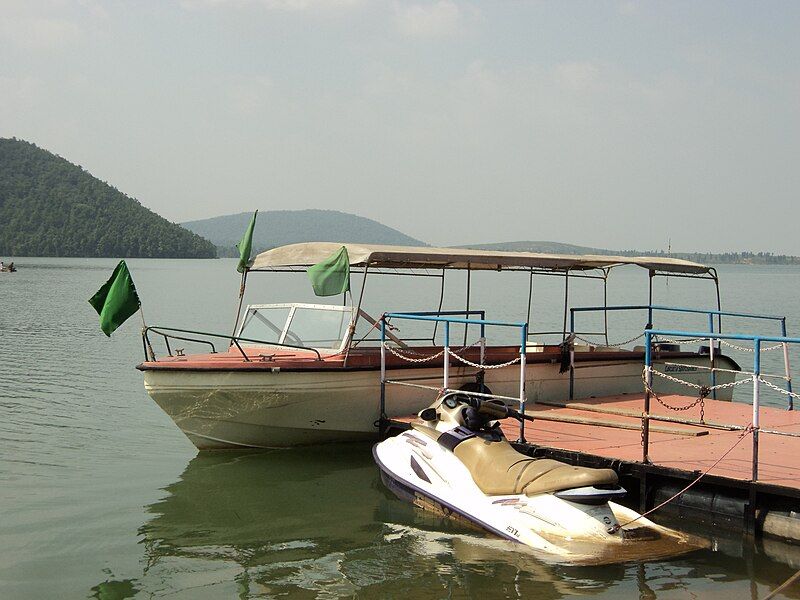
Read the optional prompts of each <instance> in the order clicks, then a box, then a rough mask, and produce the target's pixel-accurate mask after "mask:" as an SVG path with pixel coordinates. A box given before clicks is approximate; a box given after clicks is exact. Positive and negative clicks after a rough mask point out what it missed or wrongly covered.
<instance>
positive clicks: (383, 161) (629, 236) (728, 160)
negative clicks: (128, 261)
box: [0, 0, 800, 254]
mask: <svg viewBox="0 0 800 600" xmlns="http://www.w3.org/2000/svg"><path fill="white" fill-rule="evenodd" d="M11 136H16V137H18V138H23V139H26V140H30V141H33V142H35V143H36V144H38V145H40V146H42V147H44V148H47V149H48V150H51V151H53V152H55V153H57V154H60V155H61V156H64V157H65V158H67V159H68V160H70V161H72V162H75V163H78V164H80V165H82V166H83V167H84V168H86V169H87V170H88V171H90V172H91V173H93V174H94V175H96V176H98V177H100V178H101V179H104V180H106V181H108V182H109V183H111V184H112V185H114V186H116V187H118V188H119V189H121V190H122V191H124V192H125V193H127V194H129V195H131V196H134V197H136V198H138V199H139V200H140V201H141V202H142V204H144V205H145V206H148V207H150V208H152V209H153V210H155V211H156V212H158V213H160V214H162V215H164V216H165V217H167V218H168V219H170V220H174V221H183V220H190V219H198V218H204V217H210V216H216V215H220V214H226V213H231V212H241V211H245V210H252V209H253V208H261V209H265V210H266V209H299V208H331V209H338V210H342V211H348V212H354V213H357V214H360V215H363V216H366V217H371V218H374V219H377V220H379V221H381V222H383V223H386V224H388V225H392V226H394V227H397V228H398V229H400V230H402V231H403V232H405V233H407V234H409V235H412V236H415V237H418V238H421V239H423V240H425V241H427V242H429V243H434V244H456V243H474V242H485V241H508V240H525V239H531V240H555V241H565V242H572V243H578V244H586V245H592V246H601V247H609V248H631V247H636V248H640V249H652V248H665V249H666V245H667V240H668V239H669V238H671V239H672V247H673V249H674V250H676V251H689V250H726V249H751V250H770V251H775V252H786V253H793V254H800V208H798V206H797V204H798V200H800V194H798V192H799V191H800V141H799V140H800V2H796V1H791V2H759V3H756V2H710V1H709V2H694V1H692V2H652V3H650V2H637V1H624V2H596V1H591V2H491V3H489V2H452V1H450V0H441V1H433V2H421V1H420V2H400V1H397V2H391V1H389V2H384V1H368V0H360V1H359V0H182V1H177V0H176V1H172V2H171V1H167V0H162V1H151V2H147V1H109V2H95V1H93V0H82V1H74V2H68V1H66V0H63V1H62V0H53V1H42V2H37V1H34V0H0V137H11ZM321 236H322V237H324V232H322V234H321Z"/></svg>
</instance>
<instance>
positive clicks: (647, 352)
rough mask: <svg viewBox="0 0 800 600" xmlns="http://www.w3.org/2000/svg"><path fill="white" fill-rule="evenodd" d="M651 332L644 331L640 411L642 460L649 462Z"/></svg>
mask: <svg viewBox="0 0 800 600" xmlns="http://www.w3.org/2000/svg"><path fill="white" fill-rule="evenodd" d="M652 367H653V334H652V333H651V332H650V330H649V329H645V331H644V380H645V384H646V385H645V389H644V411H643V412H642V462H643V463H649V462H650V390H651V389H652V388H653V370H652Z"/></svg>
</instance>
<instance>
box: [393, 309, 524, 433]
mask: <svg viewBox="0 0 800 600" xmlns="http://www.w3.org/2000/svg"><path fill="white" fill-rule="evenodd" d="M471 314H479V315H480V316H481V318H480V319H471V318H469V316H470V315H471ZM457 315H465V316H464V317H460V316H457ZM393 320H406V321H422V322H433V323H435V324H436V325H439V324H441V325H442V328H443V346H442V350H441V351H440V352H438V353H436V354H429V355H424V356H419V357H413V356H408V355H404V354H402V353H400V352H398V351H397V350H395V349H393V348H392V347H391V346H390V345H389V344H388V341H387V338H388V335H387V333H388V331H387V330H388V328H389V327H390V323H391V321H393ZM451 325H463V326H464V327H465V328H468V327H469V326H470V325H473V326H476V327H477V328H478V329H479V331H480V338H479V339H478V342H476V344H473V345H472V346H467V345H466V344H465V346H464V347H463V348H462V349H461V351H459V350H458V349H454V348H452V347H451V345H450V327H451ZM487 327H503V328H516V329H519V333H520V345H519V356H518V357H516V358H514V359H512V360H510V361H508V362H506V363H502V364H487V363H486V328H487ZM380 334H381V396H380V421H379V426H380V427H381V429H383V427H384V425H385V423H387V420H388V419H387V415H386V388H387V386H389V385H400V386H409V387H415V388H421V389H429V390H433V391H436V392H438V393H439V394H444V393H447V392H453V391H458V392H461V393H464V394H468V395H472V396H477V397H482V398H488V399H497V400H503V401H505V400H507V401H511V402H518V404H519V411H520V412H521V413H523V414H524V413H525V404H526V395H525V366H526V347H527V339H528V324H527V323H518V322H508V321H491V320H487V319H486V318H485V313H484V311H445V312H442V311H435V312H410V313H384V315H383V316H382V317H381V319H380ZM475 345H477V346H479V348H480V353H479V357H480V358H479V362H477V363H475V362H472V361H470V360H468V359H467V358H466V357H464V356H462V354H463V353H465V351H466V350H467V349H469V348H471V347H474V346H475ZM387 352H391V353H392V354H393V355H396V356H398V357H399V358H401V359H403V360H406V361H409V362H422V361H426V362H427V361H431V360H434V359H437V358H439V357H440V356H441V357H442V365H443V367H442V385H441V386H432V385H426V384H424V383H421V381H425V380H430V379H431V378H430V377H422V378H420V377H403V378H397V377H395V378H393V379H389V378H388V377H387V367H386V361H387V357H388V354H387ZM451 360H457V361H459V362H461V363H463V364H465V365H467V366H471V367H473V368H476V369H478V372H479V373H481V372H483V371H485V370H486V369H497V368H503V367H508V366H511V365H513V364H516V363H519V371H520V372H519V396H517V397H516V398H515V397H512V396H502V395H498V394H491V393H484V392H485V390H484V388H481V389H482V390H484V391H480V392H478V391H471V390H470V391H466V390H457V389H452V388H451V387H450V386H451V375H450V363H451ZM519 441H521V442H524V441H525V423H524V421H521V422H520V429H519Z"/></svg>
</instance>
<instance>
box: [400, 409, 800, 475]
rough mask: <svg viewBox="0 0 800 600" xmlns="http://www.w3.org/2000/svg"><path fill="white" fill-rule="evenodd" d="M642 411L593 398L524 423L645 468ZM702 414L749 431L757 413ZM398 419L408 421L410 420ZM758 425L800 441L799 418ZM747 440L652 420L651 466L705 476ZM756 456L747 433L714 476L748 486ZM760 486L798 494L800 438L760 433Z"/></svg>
mask: <svg viewBox="0 0 800 600" xmlns="http://www.w3.org/2000/svg"><path fill="white" fill-rule="evenodd" d="M661 399H662V400H663V401H664V402H665V403H667V404H669V405H671V406H674V407H681V406H687V405H689V404H691V403H692V402H694V401H695V400H696V398H690V397H686V396H662V397H661ZM643 406H644V399H643V395H641V394H640V395H623V396H609V397H603V398H591V399H585V400H579V401H574V402H569V403H564V404H562V405H558V406H557V405H546V404H537V405H536V406H534V407H533V409H532V410H530V409H529V410H528V413H529V414H533V416H535V417H539V419H537V421H536V422H534V423H530V422H527V423H526V424H525V438H526V441H527V442H528V443H530V444H534V445H537V446H546V447H550V448H557V449H560V450H568V451H576V452H581V453H585V454H591V455H595V456H602V457H606V458H612V459H618V460H621V461H625V462H637V461H641V460H642V436H641V413H642V407H643ZM703 412H704V415H703V416H704V421H705V422H706V423H713V424H725V425H739V426H745V427H746V426H748V425H750V424H751V422H752V407H751V406H750V405H748V404H741V403H735V402H723V401H717V400H711V399H706V400H705V402H704V407H703ZM650 414H651V415H663V416H668V417H673V418H679V419H685V420H692V421H699V420H700V406H699V405H697V406H695V407H693V408H690V409H688V410H683V411H673V410H669V409H667V408H665V407H663V406H661V405H660V404H659V403H658V402H657V401H656V399H655V398H653V399H651V405H650ZM397 420H398V421H403V422H409V421H410V420H412V417H407V418H403V419H397ZM760 421H761V422H760V427H761V429H762V430H763V429H772V430H776V431H785V432H793V433H797V434H800V411H787V410H781V409H776V408H764V407H762V408H761V410H760ZM613 425H616V426H618V427H621V428H618V427H614V426H613ZM502 426H503V431H504V432H505V434H506V437H507V438H508V439H509V440H512V441H513V440H516V439H517V438H518V437H519V426H518V424H517V423H516V422H515V421H513V420H511V419H506V420H505V421H504V422H503V425H502ZM742 435H743V432H742V431H730V430H720V429H714V428H708V427H702V426H699V427H698V426H691V425H682V424H675V423H666V422H661V421H651V422H650V444H649V456H650V461H651V462H652V463H653V464H654V465H658V466H663V467H668V468H673V469H679V470H682V471H687V472H692V471H705V470H706V469H708V468H709V467H711V466H712V465H714V463H715V462H716V461H717V460H718V459H719V458H720V457H721V456H723V455H724V454H725V453H726V452H727V451H728V450H729V449H730V448H731V447H733V446H734V444H736V442H737V440H739V438H740V436H742ZM752 455H753V441H752V436H751V435H750V434H746V435H745V438H744V439H742V440H741V441H740V442H739V444H738V445H737V446H736V447H735V448H734V449H733V450H732V451H731V452H730V453H729V454H728V455H727V456H726V457H725V458H724V459H723V460H722V461H721V462H720V463H719V464H718V465H716V466H715V467H714V468H713V469H712V470H711V471H710V474H711V475H716V476H720V477H728V478H732V479H737V480H741V481H750V480H751V475H752ZM758 481H759V483H761V484H768V485H776V486H782V487H786V488H792V489H794V490H800V438H798V437H789V436H782V435H774V434H769V433H766V432H764V431H762V432H761V434H760V436H759V464H758Z"/></svg>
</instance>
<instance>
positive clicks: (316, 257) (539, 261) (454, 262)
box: [234, 242, 722, 360]
mask: <svg viewBox="0 0 800 600" xmlns="http://www.w3.org/2000/svg"><path fill="white" fill-rule="evenodd" d="M342 246H344V247H345V248H347V251H348V257H349V259H350V266H351V273H355V274H361V275H363V278H362V282H361V289H360V293H359V298H358V304H357V312H356V318H355V321H354V322H353V324H352V326H351V327H352V329H353V331H355V326H356V325H357V323H358V319H359V317H360V315H361V306H362V302H363V298H364V290H365V289H366V281H367V276H368V275H369V274H374V275H399V276H409V277H435V278H440V279H441V289H440V293H439V304H438V311H439V312H441V310H442V306H443V302H444V294H445V274H446V272H447V271H453V270H458V271H466V289H465V296H466V297H465V310H467V311H469V310H470V292H471V279H472V277H471V275H472V272H473V271H517V272H527V273H529V283H528V303H527V313H526V315H527V317H526V322H527V323H528V324H530V317H531V305H532V302H533V278H534V276H539V275H541V276H551V277H552V276H556V277H563V278H564V313H563V314H564V317H563V327H562V330H561V331H530V329H529V330H528V333H527V335H528V337H530V336H532V335H557V334H559V333H560V334H561V336H562V342H563V341H564V340H566V339H567V336H568V334H569V329H568V315H569V291H570V290H569V284H570V279H572V278H583V279H594V280H599V281H602V282H603V306H604V308H607V307H608V275H609V273H610V272H611V269H613V268H616V267H620V266H625V265H634V266H638V267H640V268H644V269H647V271H648V276H649V277H648V304H649V305H650V306H652V305H653V280H654V278H655V277H682V278H689V279H704V280H711V281H713V282H714V285H715V291H716V299H717V310H718V311H719V310H721V309H722V306H721V297H720V289H719V277H718V275H717V271H716V269H714V268H713V267H708V266H706V265H702V264H699V263H695V262H691V261H687V260H681V259H674V258H665V257H646V256H645V257H626V256H603V255H561V254H543V253H533V252H502V251H481V250H466V249H459V248H432V247H413V246H408V247H406V246H384V245H375V244H349V243H337V242H304V243H299V244H290V245H287V246H280V247H278V248H273V249H271V250H267V251H265V252H262V253H260V254H258V255H257V256H256V257H255V259H254V260H253V262H252V265H251V266H250V267H249V268H248V269H247V270H246V271H245V272H244V273H243V276H242V287H241V290H240V293H241V295H240V300H241V297H242V295H243V292H244V288H245V285H246V280H247V274H248V272H305V270H306V269H307V268H308V267H309V266H311V265H314V264H316V263H318V262H320V261H322V260H324V259H325V258H327V257H329V256H330V255H331V254H333V253H334V252H336V251H337V250H339V249H340V248H341V247H342ZM353 267H354V268H353ZM432 271H434V272H432ZM346 301H347V300H346V295H345V298H343V302H345V303H346ZM350 301H351V304H352V302H353V297H352V292H351V298H350ZM240 313H241V304H240V306H239V308H238V309H237V314H236V323H235V325H234V332H235V330H236V327H237V326H238V321H239V317H240ZM718 319H719V322H718V330H719V331H721V315H718ZM652 321H653V319H652V310H651V311H649V312H648V322H647V328H650V327H652ZM603 322H604V327H603V332H601V333H598V332H588V333H586V332H584V333H583V335H602V336H604V338H605V341H606V344H608V311H607V310H604V314H603ZM436 325H438V323H436ZM466 329H467V328H466V327H465V331H464V342H465V343H466V339H467V330H466ZM436 333H437V327H436V326H434V331H433V335H432V338H431V339H432V343H435V342H434V340H435V337H436ZM348 352H349V343H348ZM345 360H346V358H345Z"/></svg>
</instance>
